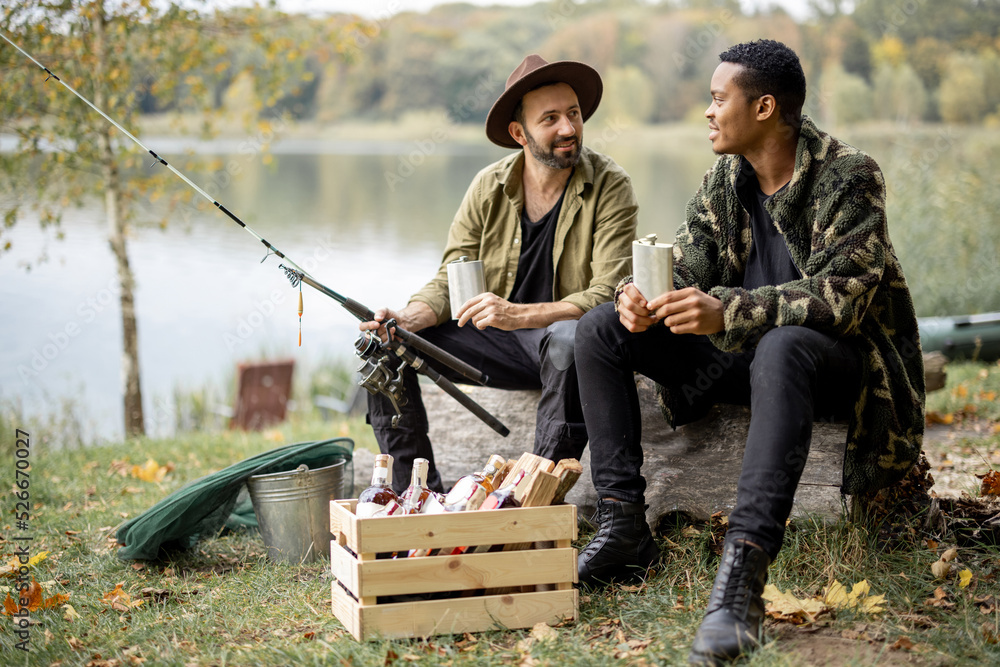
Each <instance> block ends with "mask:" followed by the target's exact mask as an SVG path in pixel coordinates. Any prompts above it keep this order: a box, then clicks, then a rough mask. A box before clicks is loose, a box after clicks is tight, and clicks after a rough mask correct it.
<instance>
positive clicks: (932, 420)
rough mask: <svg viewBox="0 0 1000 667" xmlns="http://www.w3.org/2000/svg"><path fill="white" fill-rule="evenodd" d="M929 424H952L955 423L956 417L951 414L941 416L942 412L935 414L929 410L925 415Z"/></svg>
mask: <svg viewBox="0 0 1000 667" xmlns="http://www.w3.org/2000/svg"><path fill="white" fill-rule="evenodd" d="M925 416H926V420H927V423H928V424H945V425H948V424H951V423H952V422H954V421H955V415H953V414H952V413H950V412H946V413H945V414H941V413H940V412H935V411H934V410H928V411H927V412H926V414H925Z"/></svg>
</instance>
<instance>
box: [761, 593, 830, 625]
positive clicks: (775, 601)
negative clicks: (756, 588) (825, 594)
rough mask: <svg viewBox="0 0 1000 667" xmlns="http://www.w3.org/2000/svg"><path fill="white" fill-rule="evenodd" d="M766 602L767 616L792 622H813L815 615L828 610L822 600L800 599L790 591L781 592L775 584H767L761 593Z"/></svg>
mask: <svg viewBox="0 0 1000 667" xmlns="http://www.w3.org/2000/svg"><path fill="white" fill-rule="evenodd" d="M761 597H763V598H764V599H765V600H767V602H768V604H767V606H766V607H765V611H766V613H767V615H768V616H770V617H772V618H776V619H778V620H782V621H791V622H793V623H813V622H815V621H816V617H817V616H819V615H820V614H822V613H823V612H825V611H828V610H829V607H827V606H826V605H825V604H824V603H823V601H822V600H817V599H816V598H807V599H805V600H800V599H799V598H797V597H795V596H794V595H792V594H791V593H782V592H781V590H779V589H778V587H777V586H775V585H773V584H767V585H766V586H764V592H763V594H762V595H761Z"/></svg>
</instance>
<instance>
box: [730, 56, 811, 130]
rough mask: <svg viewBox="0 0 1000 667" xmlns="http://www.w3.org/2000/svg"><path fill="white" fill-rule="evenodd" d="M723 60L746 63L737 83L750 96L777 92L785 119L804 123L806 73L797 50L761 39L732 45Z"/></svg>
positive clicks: (736, 78) (775, 96) (797, 124)
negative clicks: (796, 52)
mask: <svg viewBox="0 0 1000 667" xmlns="http://www.w3.org/2000/svg"><path fill="white" fill-rule="evenodd" d="M719 60H721V61H722V62H724V63H734V64H736V65H742V66H743V69H742V70H741V71H739V72H737V74H736V76H735V77H734V79H733V82H734V83H735V84H736V85H737V86H739V87H740V89H742V90H743V92H744V93H745V94H746V95H747V98H748V99H751V100H753V99H757V98H758V97H761V96H763V95H773V96H774V99H775V101H776V102H777V103H778V110H779V112H780V113H781V118H782V120H783V121H784V122H785V123H787V124H788V125H791V126H792V127H795V128H798V127H799V126H800V125H801V124H802V105H803V104H804V103H805V101H806V75H805V73H803V71H802V64H801V63H800V62H799V57H798V56H797V55H796V54H795V51H792V50H791V49H790V48H788V47H787V46H785V45H784V44H782V43H781V42H776V41H774V40H773V39H758V40H757V41H754V42H744V43H742V44H737V45H735V46H731V47H729V48H728V49H726V50H725V51H723V52H722V53H720V54H719Z"/></svg>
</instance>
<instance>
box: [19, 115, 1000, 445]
mask: <svg viewBox="0 0 1000 667" xmlns="http://www.w3.org/2000/svg"><path fill="white" fill-rule="evenodd" d="M704 135H705V133H704V132H698V131H695V132H694V133H691V132H687V133H678V134H677V135H676V136H674V135H671V134H669V133H667V134H662V133H661V134H658V135H656V136H657V137H658V139H657V140H655V141H645V140H641V139H640V140H635V139H634V138H633V139H632V140H622V141H615V140H613V139H614V138H615V137H614V136H613V135H612V136H611V137H610V138H609V140H608V141H603V139H602V138H601V137H600V136H599V135H597V133H592V134H591V135H590V136H591V137H595V136H596V138H597V141H596V142H595V141H594V139H593V138H592V139H590V140H589V143H591V144H592V145H594V144H595V143H597V144H604V146H603V148H604V152H606V153H608V154H610V155H612V156H613V157H614V158H615V159H616V160H617V161H618V162H619V163H620V164H621V165H622V166H623V167H625V168H626V170H628V172H629V173H630V174H631V175H632V178H633V182H634V185H635V189H636V193H637V195H638V198H639V202H640V224H639V234H640V235H645V234H648V233H657V234H658V235H660V236H661V237H670V236H672V235H673V232H674V231H675V230H676V228H677V227H678V226H679V224H680V223H681V221H682V218H683V212H684V206H685V203H686V202H687V200H688V198H690V196H691V195H692V194H693V193H694V192H695V190H696V189H697V187H698V185H699V183H700V182H701V178H702V176H703V174H704V171H705V170H706V169H707V168H708V167H709V166H710V165H711V164H712V162H713V161H714V159H715V158H714V156H713V155H712V153H711V150H710V148H709V145H708V142H707V140H705V136H704ZM991 136H992V135H991ZM899 137H900V139H899V141H896V140H894V139H893V138H892V137H889V138H887V137H886V136H884V135H883V134H877V135H876V136H874V137H872V138H871V139H870V140H867V141H869V143H870V146H869V145H866V144H865V141H866V140H865V139H864V138H862V139H861V140H859V141H858V140H856V141H855V142H854V143H856V144H857V145H860V146H861V147H862V148H865V149H866V150H869V151H870V152H872V153H873V154H874V155H875V156H876V158H877V159H879V161H880V163H882V166H883V169H884V170H885V171H886V174H887V179H888V180H890V181H891V182H892V179H893V178H895V181H894V182H895V186H896V187H894V188H892V189H891V190H890V221H891V222H890V224H891V225H894V226H893V227H891V228H892V229H893V230H894V231H893V238H894V239H895V242H896V247H897V251H898V252H899V255H900V257H901V259H902V260H903V263H904V269H908V268H912V269H914V272H913V273H912V275H913V277H912V278H911V284H914V283H917V282H920V284H921V285H923V283H924V282H926V284H927V285H928V286H927V287H923V286H922V287H921V290H922V292H921V294H924V293H926V294H928V295H930V294H931V293H932V291H933V289H932V288H934V286H935V285H937V286H940V289H939V291H940V292H941V295H940V299H941V300H942V301H941V302H942V303H945V304H948V303H951V304H954V303H955V301H954V291H953V290H952V289H951V288H950V287H949V286H950V285H951V284H952V283H953V282H954V281H955V280H957V279H958V278H960V277H961V275H963V274H962V271H969V272H971V273H969V275H970V276H975V277H969V278H966V279H965V280H966V283H965V285H966V289H964V290H962V292H963V293H969V292H970V291H971V293H972V296H971V297H969V298H970V299H972V300H971V301H969V302H968V303H962V304H961V305H959V306H956V308H958V310H954V311H950V312H955V313H961V312H975V311H977V310H982V309H983V308H978V307H977V305H978V304H985V303H986V300H984V298H983V297H982V296H978V295H977V294H980V293H977V292H975V290H976V289H978V290H980V291H981V293H982V294H988V295H995V293H996V290H995V288H993V287H991V285H995V284H997V281H996V280H993V278H991V275H992V274H990V272H991V271H992V272H993V273H994V274H995V273H996V272H997V270H998V269H997V266H998V265H1000V262H997V261H996V259H995V258H996V257H997V251H998V245H1000V244H998V239H997V235H996V234H997V233H996V231H995V230H996V229H997V228H998V227H1000V226H998V225H997V224H996V216H997V210H998V207H997V206H995V205H994V204H993V203H991V200H990V199H989V197H993V198H994V199H995V198H996V195H995V194H992V193H991V190H992V188H990V186H989V183H990V182H992V180H986V181H983V182H982V183H981V187H982V192H983V193H984V196H983V197H978V198H977V197H967V196H965V195H964V193H960V194H958V195H956V196H955V199H956V201H957V203H956V202H952V201H950V200H949V201H945V202H944V203H941V204H940V206H941V207H942V208H943V209H944V208H947V209H948V210H952V211H953V215H954V217H955V220H957V221H958V222H955V223H954V224H953V226H952V227H951V228H950V229H952V230H957V229H959V227H956V226H955V225H960V224H963V223H962V221H966V220H968V221H970V222H969V223H968V224H969V225H971V227H969V229H968V230H966V232H964V233H965V234H966V236H964V237H959V236H956V235H955V234H956V233H955V232H954V231H952V232H950V233H949V235H948V236H949V238H951V239H952V242H953V243H956V244H958V245H957V246H956V248H957V249H952V250H947V251H946V254H948V255H951V256H953V257H955V256H959V255H961V262H962V263H961V264H955V263H954V262H951V263H948V262H943V263H940V264H941V267H940V268H939V269H938V272H937V273H933V272H928V271H927V270H926V269H927V266H925V265H923V264H922V265H920V266H916V264H917V262H916V261H915V260H914V256H915V255H914V253H917V252H919V253H923V252H928V253H930V252H932V251H933V249H934V248H939V242H938V239H939V238H940V235H938V234H937V233H936V232H929V231H928V232H925V231H922V230H924V229H925V228H927V229H929V230H933V229H934V227H933V226H932V225H938V224H939V222H940V221H939V220H937V219H936V218H934V213H933V211H931V212H930V213H928V206H931V207H933V205H934V201H932V200H928V203H924V202H923V201H922V200H921V197H923V196H924V195H923V193H924V192H926V191H927V189H928V188H931V187H934V184H935V183H938V182H940V181H941V179H942V178H946V179H953V180H955V181H956V182H959V181H960V182H967V181H969V180H970V179H969V177H968V173H972V172H968V173H967V172H966V171H963V170H965V169H966V167H965V166H963V165H967V164H969V160H968V159H967V157H966V156H965V153H964V150H965V149H964V148H962V146H963V145H964V144H963V143H962V142H961V141H959V140H955V141H954V142H953V144H949V146H952V147H951V148H949V149H948V150H947V151H944V150H943V149H942V152H943V153H944V154H943V155H942V156H940V157H939V156H935V157H934V159H933V160H925V162H916V163H915V162H914V159H913V157H912V156H913V155H918V156H919V155H925V154H926V153H920V151H921V150H923V146H924V143H923V142H919V141H917V142H916V143H915V140H914V138H913V135H912V133H909V132H905V133H902V132H901V133H899ZM993 138H994V140H995V139H996V137H995V136H994V137H993ZM626 139H627V137H626ZM976 142H981V139H978V138H977V139H976ZM147 143H148V144H149V145H150V146H151V147H152V148H153V149H154V150H157V152H160V153H161V154H163V155H164V156H165V157H166V158H167V159H168V161H173V160H174V159H177V158H175V155H179V154H180V153H179V152H177V153H173V154H172V152H171V151H180V150H181V148H182V146H181V145H179V144H177V142H171V141H166V140H161V141H156V140H149V141H147ZM972 145H973V144H972V142H970V146H972ZM599 147H600V146H599ZM201 148H202V149H204V150H208V151H211V152H216V153H219V154H220V157H224V158H225V160H226V161H229V160H235V161H237V163H238V164H239V174H238V175H237V176H234V177H232V179H231V182H228V183H227V182H226V180H227V179H225V178H223V177H222V176H221V175H216V176H215V177H214V178H212V177H194V176H193V175H192V176H193V180H195V181H196V182H198V183H200V184H201V185H202V186H203V187H205V186H206V185H207V184H209V183H214V184H216V185H217V186H218V188H217V189H209V191H210V192H213V194H215V196H216V198H217V199H218V200H219V202H220V203H222V204H223V205H225V206H226V207H227V208H229V209H230V210H232V211H233V212H234V213H235V214H236V215H238V216H239V217H240V218H241V219H243V220H244V221H245V222H246V223H247V224H248V225H250V226H251V227H253V228H254V229H255V230H256V231H257V232H258V233H260V234H261V235H262V236H264V238H266V239H268V240H269V241H270V242H271V243H272V244H274V245H275V246H276V247H278V248H279V249H280V250H281V251H282V252H284V253H285V254H286V255H287V256H288V257H290V258H291V259H292V260H294V261H295V262H297V263H298V264H299V265H301V266H303V268H305V269H306V270H308V271H309V272H310V273H311V274H312V275H313V276H314V277H315V278H316V279H317V280H319V281H320V282H322V283H324V284H326V285H327V286H329V287H330V288H332V289H334V290H336V291H337V292H339V293H341V294H343V295H345V296H348V297H351V298H354V299H356V300H358V301H361V302H362V303H365V304H366V305H368V306H369V307H371V308H373V309H375V308H378V307H380V306H383V305H389V306H402V305H403V304H405V302H406V300H407V297H408V296H409V295H410V294H412V293H413V292H414V291H416V290H417V289H418V288H419V287H420V286H421V285H423V283H424V282H425V281H426V280H428V279H429V278H430V277H432V275H433V274H434V272H435V271H436V269H437V265H438V262H439V261H440V257H441V251H442V249H443V245H444V241H445V237H446V233H447V229H448V226H449V224H450V223H451V220H452V217H453V215H454V212H455V210H456V209H457V207H458V205H459V203H460V201H461V199H462V196H463V195H464V193H465V190H466V188H467V186H468V184H469V182H470V181H471V179H472V177H473V176H474V175H475V173H476V172H477V171H478V170H479V169H481V168H482V167H484V166H486V165H487V164H489V163H490V162H492V161H493V160H496V159H498V158H499V157H501V156H503V155H505V154H506V151H503V150H502V149H497V148H495V147H492V146H490V145H488V144H486V143H485V141H484V142H483V143H482V144H477V145H468V144H454V145H452V144H438V145H436V146H435V147H434V149H433V150H432V151H430V153H431V154H429V155H425V154H424V153H423V152H421V151H420V149H419V147H418V145H417V144H416V143H415V142H344V141H341V142H304V141H288V142H280V143H276V144H274V145H273V147H272V152H273V162H272V163H271V164H270V165H266V166H265V165H264V164H262V162H261V159H260V156H259V155H253V156H248V155H244V154H241V153H239V151H238V149H237V147H236V145H235V143H230V144H227V143H225V142H218V143H214V144H210V145H207V146H204V145H203V146H202V147H201ZM970 153H973V154H974V152H973V151H971V150H970ZM978 154H980V155H981V154H982V152H980V153H978ZM990 154H991V155H992V156H993V157H991V158H989V163H988V164H986V165H982V168H981V172H982V173H983V174H987V175H988V174H995V167H996V165H995V164H993V162H996V160H997V157H996V155H997V152H996V151H992V152H989V151H988V152H987V155H990ZM941 158H948V160H947V161H943V160H942V159H941ZM939 163H940V167H939V168H940V171H933V170H931V171H928V170H929V169H930V167H935V168H938V167H937V165H939ZM914 164H916V165H917V166H920V167H922V170H921V171H913V165H914ZM893 165H896V166H895V167H894V166H893ZM923 167H927V168H923ZM908 169H910V170H911V171H912V173H910V172H909V171H907V170H908ZM387 172H389V173H395V174H397V175H402V176H403V177H402V178H401V179H393V182H392V183H390V182H389V181H388V180H387V179H386V176H385V174H386V173H387ZM894 174H895V175H896V176H894ZM917 177H919V178H917ZM910 183H912V184H913V188H914V190H907V189H906V188H907V187H908V184H910ZM968 187H971V186H968ZM951 190H954V188H951V189H950V190H948V191H951ZM958 200H968V201H970V202H973V201H974V202H977V205H978V206H980V207H981V208H980V209H979V210H977V211H973V212H971V213H969V214H968V215H965V214H963V213H962V211H961V210H960V209H959V208H956V207H960V206H962V205H963V203H962V201H958ZM142 206H143V215H145V216H146V217H147V218H149V219H155V218H158V217H159V216H161V215H162V214H163V213H162V211H161V210H158V208H157V204H156V203H149V202H146V203H143V204H142ZM893 216H895V217H893ZM187 217H188V219H187V220H184V219H183V218H182V217H181V216H178V219H177V220H175V221H173V222H172V223H171V224H170V225H169V226H168V227H167V228H166V229H165V230H160V229H159V228H155V227H142V226H139V227H137V228H136V229H135V232H134V234H133V235H132V237H131V238H130V239H129V253H130V257H131V262H132V267H133V269H134V271H135V276H136V281H137V289H136V305H137V316H138V327H139V345H140V364H141V371H142V384H143V396H144V401H145V411H146V419H147V430H148V432H150V433H151V434H160V435H162V434H167V433H169V432H170V430H171V429H172V427H173V425H174V418H173V416H172V412H171V410H172V408H171V395H172V393H173V391H174V390H175V388H182V389H188V390H193V389H196V388H199V387H201V386H203V385H205V384H206V383H214V384H215V385H219V384H221V383H222V382H223V381H225V380H227V379H231V378H232V377H233V375H232V373H233V369H234V367H235V365H236V363H237V362H239V361H241V360H246V359H251V358H261V357H264V356H267V357H271V358H274V357H293V358H294V359H295V360H296V364H297V369H298V370H297V372H299V373H301V372H309V370H310V369H311V368H315V367H316V366H317V365H318V364H319V363H320V362H321V361H327V360H330V359H344V360H346V361H348V362H349V363H350V364H352V365H353V364H355V361H354V357H353V341H354V339H355V338H356V337H357V322H356V320H355V319H354V318H353V317H352V316H351V315H349V314H348V313H347V312H346V311H345V310H344V309H342V308H341V307H340V306H339V305H338V304H337V303H336V302H334V301H333V300H331V299H329V298H328V297H326V296H323V295H322V294H320V293H319V292H316V291H315V290H313V289H312V288H310V287H308V286H306V287H305V288H304V298H305V314H304V316H303V319H302V341H303V342H302V347H301V348H299V347H297V345H296V342H297V336H298V326H299V324H298V318H297V315H296V306H297V297H298V295H297V294H296V290H294V289H292V288H291V286H290V284H289V283H288V281H287V279H286V278H285V276H284V273H283V272H282V271H281V270H279V269H278V265H279V264H280V261H279V260H278V259H277V258H276V257H270V258H268V259H267V260H266V261H264V262H261V260H262V259H263V257H264V248H263V246H262V245H261V244H260V243H259V242H258V241H256V240H255V239H254V238H253V237H251V236H250V235H249V234H247V233H246V232H244V231H243V230H241V229H240V228H239V227H238V226H237V225H236V224H235V223H233V222H232V221H230V220H229V219H228V218H227V217H226V216H224V215H223V214H221V213H220V212H218V211H216V210H215V209H214V208H209V209H207V210H206V211H203V212H196V213H195V214H194V215H189V216H187ZM917 217H922V218H928V219H929V220H930V221H931V223H932V225H924V226H920V225H915V224H913V220H914V219H916V218H917ZM63 230H64V231H65V240H61V241H58V240H55V239H54V238H53V235H52V233H51V232H43V231H42V230H40V229H39V227H38V225H37V224H35V223H34V222H33V221H32V220H29V219H24V220H22V221H21V222H20V223H19V224H18V225H17V226H16V227H15V228H14V230H12V233H11V236H10V237H9V238H11V239H12V240H13V241H14V248H13V250H12V251H11V252H8V253H5V254H3V255H2V256H0V304H2V312H3V315H4V317H3V318H2V320H0V336H2V340H3V346H2V348H0V402H5V403H8V404H9V403H11V402H13V403H16V404H19V405H20V406H21V408H22V410H23V411H24V412H26V413H29V414H43V415H44V414H51V413H57V412H59V411H60V410H62V409H63V408H62V407H61V406H62V404H63V403H64V402H65V401H69V402H71V403H72V404H74V405H75V406H76V407H77V410H78V414H79V415H80V416H81V418H82V421H83V422H84V425H83V428H84V430H85V431H86V432H85V433H84V434H83V435H84V437H85V439H92V438H94V437H97V438H119V437H121V429H122V427H121V422H122V417H121V398H120V391H121V390H120V367H121V359H120V355H121V352H120V350H121V324H120V315H119V308H118V298H117V291H116V281H115V270H114V259H113V257H112V255H111V251H110V249H109V248H108V244H107V240H106V238H107V234H106V231H105V222H104V214H103V209H102V207H101V206H100V205H99V203H98V202H95V204H94V205H93V206H91V207H88V208H84V209H81V210H75V209H74V210H68V211H66V212H65V214H64V222H63ZM977 230H980V231H981V230H993V231H992V232H991V233H992V234H993V236H987V237H986V238H985V241H984V242H982V243H977V242H976V241H975V239H980V240H981V239H982V238H983V237H982V236H981V235H980V236H976V234H977V233H979V232H978V231H977ZM918 232H919V233H918ZM900 239H902V240H903V243H902V246H903V247H901V243H900ZM968 252H974V253H978V254H976V255H970V256H966V255H967V254H968ZM42 254H44V255H46V256H47V257H48V261H46V262H44V263H34V262H35V260H36V259H37V258H38V257H39V256H40V255H42ZM25 261H31V262H33V263H34V265H33V268H32V269H31V270H30V271H25V270H24V268H23V267H22V266H21V265H22V264H23V262H25ZM917 269H919V271H917ZM984 271H985V274H984ZM909 273H910V272H909V271H908V274H909ZM984 275H985V277H984ZM991 280H992V282H989V281H991ZM921 281H923V282H921ZM973 281H979V282H976V283H973ZM984 281H986V282H984ZM970 286H971V287H970ZM973 288H974V289H973ZM915 291H916V290H915ZM915 296H917V301H918V311H919V310H921V305H920V300H921V299H930V298H931V297H930V296H927V297H924V296H919V295H916V294H915ZM935 298H937V297H935ZM990 298H992V297H990ZM991 303H992V302H991ZM970 304H971V305H970ZM935 307H936V306H935ZM994 307H995V306H994ZM946 312H949V311H946ZM921 314H944V313H932V312H927V309H926V308H924V312H922V313H921Z"/></svg>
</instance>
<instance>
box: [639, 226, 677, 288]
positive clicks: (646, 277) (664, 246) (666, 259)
mask: <svg viewBox="0 0 1000 667" xmlns="http://www.w3.org/2000/svg"><path fill="white" fill-rule="evenodd" d="M632 282H634V283H635V286H636V289H638V290H639V292H640V293H641V294H642V296H643V297H644V298H645V299H646V301H652V300H653V299H655V298H656V297H658V296H660V295H661V294H663V293H664V292H669V291H670V290H672V289H673V288H674V246H673V245H672V244H670V243H657V242H656V234H650V235H649V236H646V237H644V238H641V239H639V240H638V241H633V242H632Z"/></svg>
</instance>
